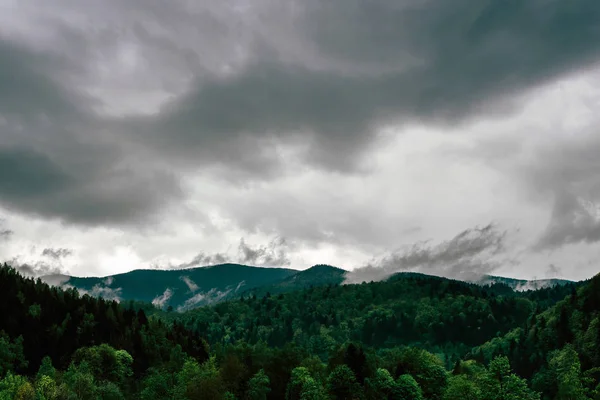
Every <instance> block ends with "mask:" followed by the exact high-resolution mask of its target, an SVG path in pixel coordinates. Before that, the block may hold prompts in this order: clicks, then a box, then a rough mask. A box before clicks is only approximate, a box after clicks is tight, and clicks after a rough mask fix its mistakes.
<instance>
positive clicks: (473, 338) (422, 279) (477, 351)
mask: <svg viewBox="0 0 600 400" xmlns="http://www.w3.org/2000/svg"><path fill="white" fill-rule="evenodd" d="M0 300H1V301H0V313H1V315H2V318H1V319H0V400H4V399H32V400H33V399H36V400H37V399H39V400H42V399H43V400H50V399H86V400H87V399H109V400H110V399H143V400H150V399H152V400H162V399H239V400H246V399H248V400H259V399H261V400H265V399H286V400H287V399H303V400H310V399H323V400H326V399H331V400H334V399H345V400H351V399H352V400H354V399H356V400H371V399H395V400H396V399H398V400H399V399H402V400H409V399H432V400H454V399H460V400H471V399H473V400H475V399H480V400H517V399H524V400H528V399H540V400H541V399H560V400H563V399H564V400H567V399H600V384H599V383H600V351H599V349H600V275H598V276H596V277H594V278H592V279H590V280H587V281H583V282H578V283H572V284H565V285H562V286H555V287H552V288H545V289H538V290H535V291H524V292H519V291H515V290H513V289H511V288H510V287H509V286H507V285H504V284H501V283H496V284H493V285H487V286H481V285H476V284H471V283H465V282H460V281H455V280H451V279H445V278H438V277H433V276H427V275H420V274H399V275H396V276H393V277H392V278H390V279H388V280H387V281H384V282H364V283H362V284H355V285H339V284H332V283H330V282H327V283H324V284H323V285H320V286H318V285H317V286H313V287H308V288H299V289H298V290H293V291H289V292H280V293H271V292H269V291H267V292H266V293H262V292H255V293H250V292H249V293H245V294H243V295H242V296H240V297H239V298H231V299H228V300H226V301H224V302H221V303H219V304H215V305H207V306H203V307H200V308H195V309H192V310H189V311H185V312H175V311H171V310H164V309H160V308H157V307H155V306H153V305H152V304H148V303H140V302H134V301H130V302H122V303H118V302H116V301H110V300H104V299H101V298H95V297H92V296H89V295H88V294H83V295H82V294H80V293H79V292H78V291H77V290H76V289H74V288H67V289H61V288H58V287H52V286H49V285H47V284H46V283H44V282H42V281H41V280H40V279H32V278H25V277H23V276H21V275H20V274H19V273H18V271H16V270H15V269H13V268H11V267H10V266H8V265H6V264H5V265H3V266H1V267H0Z"/></svg>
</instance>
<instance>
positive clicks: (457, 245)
mask: <svg viewBox="0 0 600 400" xmlns="http://www.w3.org/2000/svg"><path fill="white" fill-rule="evenodd" d="M506 236H507V232H506V231H501V230H499V229H498V227H497V226H496V225H494V224H490V225H487V226H485V227H483V228H480V227H476V228H472V229H467V230H465V231H463V232H461V233H459V234H458V235H456V236H455V237H454V238H452V239H451V240H448V241H446V242H442V243H439V244H436V245H431V244H429V243H428V242H420V243H416V244H414V245H412V246H411V247H409V248H407V249H402V250H399V251H396V252H393V253H391V254H390V255H388V256H385V257H383V258H382V259H381V260H379V261H375V262H373V263H371V264H369V265H367V266H365V267H362V268H357V269H354V270H352V271H350V272H348V273H347V274H346V283H360V282H363V281H367V282H368V281H372V280H375V281H378V280H383V279H386V278H388V277H390V276H391V275H393V274H395V273H397V272H401V271H413V272H422V273H426V274H432V275H440V276H446V277H450V278H458V279H463V280H472V279H476V278H478V277H481V276H482V275H485V274H490V273H492V272H493V271H494V270H495V269H497V268H498V267H500V266H502V265H503V263H507V262H510V260H508V259H507V257H506V256H505V255H504V253H505V242H506Z"/></svg>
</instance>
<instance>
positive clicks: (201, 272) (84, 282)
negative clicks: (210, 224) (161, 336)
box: [51, 264, 298, 310]
mask: <svg viewBox="0 0 600 400" xmlns="http://www.w3.org/2000/svg"><path fill="white" fill-rule="evenodd" d="M297 272H298V271H296V270H292V269H286V268H259V267H250V266H246V265H239V264H221V265H215V266H211V267H201V268H191V269H182V270H167V271H165V270H135V271H131V272H127V273H124V274H118V275H112V276H108V277H103V278H95V277H94V278H79V277H67V278H68V279H66V281H64V282H62V285H67V286H72V287H75V288H76V289H78V290H79V291H80V292H83V293H89V294H90V295H93V296H101V297H104V298H108V299H118V300H137V301H144V302H152V303H153V304H155V305H157V306H160V307H168V306H171V307H173V308H175V309H179V310H185V309H189V308H193V307H196V306H200V305H206V304H211V303H214V302H218V301H220V300H223V299H226V298H231V297H235V296H238V295H239V294H240V293H241V291H242V290H247V289H251V288H255V287H261V286H265V285H268V284H271V283H273V282H277V281H280V280H282V279H285V278H287V277H289V276H292V275H294V274H296V273H297ZM51 278H52V279H54V280H55V281H56V280H57V279H58V278H56V277H51ZM59 278H60V277H59Z"/></svg>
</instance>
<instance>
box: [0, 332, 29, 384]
mask: <svg viewBox="0 0 600 400" xmlns="http://www.w3.org/2000/svg"><path fill="white" fill-rule="evenodd" d="M27 364H28V363H27V360H25V356H24V355H23V336H19V337H18V338H17V339H16V340H14V341H12V340H10V338H9V337H8V335H7V334H6V333H5V332H4V331H0V377H2V376H4V375H5V374H6V373H7V372H10V371H15V370H17V371H18V370H21V369H23V368H25V367H26V366H27Z"/></svg>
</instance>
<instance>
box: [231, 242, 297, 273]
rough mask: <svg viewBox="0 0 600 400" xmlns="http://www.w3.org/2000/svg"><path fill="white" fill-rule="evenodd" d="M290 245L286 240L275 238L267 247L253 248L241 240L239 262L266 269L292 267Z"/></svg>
mask: <svg viewBox="0 0 600 400" xmlns="http://www.w3.org/2000/svg"><path fill="white" fill-rule="evenodd" d="M288 249H289V247H288V245H287V243H286V240H285V239H284V238H275V239H273V240H272V241H271V242H269V244H268V245H266V246H256V247H252V246H249V245H248V244H246V242H245V241H244V239H241V240H240V244H239V247H238V252H239V257H238V262H240V263H243V264H252V265H261V266H265V267H283V266H288V265H290V259H289V256H288Z"/></svg>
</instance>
